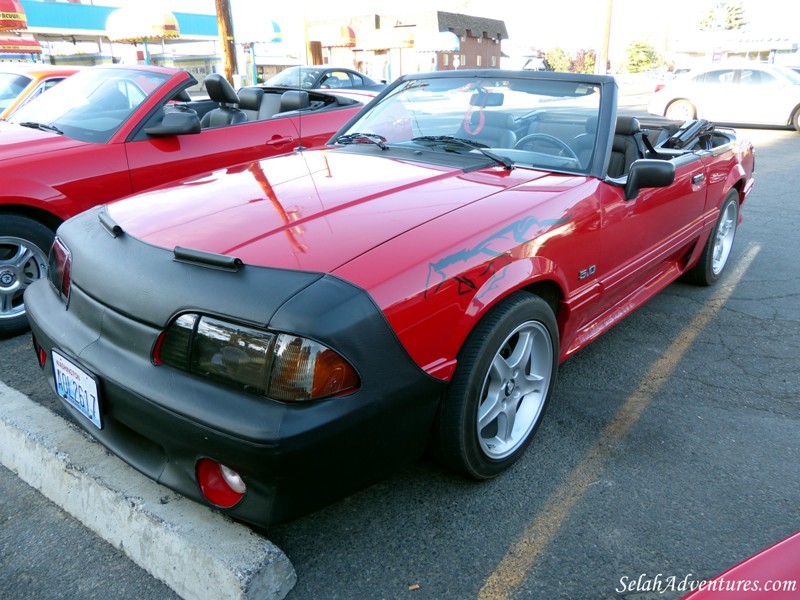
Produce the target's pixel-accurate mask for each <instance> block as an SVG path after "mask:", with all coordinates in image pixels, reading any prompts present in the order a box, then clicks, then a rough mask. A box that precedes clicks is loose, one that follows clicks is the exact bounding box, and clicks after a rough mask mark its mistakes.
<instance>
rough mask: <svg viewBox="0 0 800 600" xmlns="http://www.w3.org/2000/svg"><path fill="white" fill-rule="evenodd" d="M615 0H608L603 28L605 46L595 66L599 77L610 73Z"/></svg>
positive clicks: (601, 48) (602, 47)
mask: <svg viewBox="0 0 800 600" xmlns="http://www.w3.org/2000/svg"><path fill="white" fill-rule="evenodd" d="M612 5H613V0H606V22H605V27H604V28H603V45H602V46H601V47H600V53H599V55H598V56H597V62H596V63H595V65H594V70H595V73H597V74H598V75H605V74H606V73H607V71H608V49H609V46H610V43H609V40H610V39H611V7H612Z"/></svg>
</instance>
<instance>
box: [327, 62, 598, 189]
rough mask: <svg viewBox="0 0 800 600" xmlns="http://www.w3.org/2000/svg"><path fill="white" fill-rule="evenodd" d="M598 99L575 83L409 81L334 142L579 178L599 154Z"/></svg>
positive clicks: (594, 91)
mask: <svg viewBox="0 0 800 600" xmlns="http://www.w3.org/2000/svg"><path fill="white" fill-rule="evenodd" d="M600 95H601V94H600V88H599V86H596V85H593V84H587V83H583V82H580V81H575V80H571V81H555V80H552V79H541V80H537V79H530V78H525V79H523V78H520V79H491V78H486V79H476V78H475V77H464V78H456V77H442V78H440V79H437V78H420V79H410V80H408V81H405V82H403V83H402V84H400V85H399V86H398V87H396V88H394V89H393V90H392V91H391V92H390V93H389V94H388V95H387V96H385V97H384V98H383V99H382V100H381V102H380V103H378V104H376V105H375V106H374V107H373V108H372V109H371V110H369V111H368V112H366V113H364V114H363V115H362V116H361V118H360V119H358V120H357V121H355V122H354V123H353V124H352V125H351V126H350V127H348V129H347V130H344V131H341V132H340V134H341V135H340V136H339V137H337V140H335V141H339V143H343V144H349V143H366V142H368V141H371V140H379V141H380V142H381V143H384V144H386V145H387V146H388V147H389V148H391V147H392V146H395V147H408V146H416V147H425V148H429V149H437V148H438V149H439V150H441V151H445V152H456V153H462V154H463V153H465V152H466V153H472V154H473V155H477V154H480V153H483V154H486V151H487V150H488V151H489V152H490V154H491V155H495V156H499V157H500V158H501V159H503V160H504V161H505V162H504V164H505V163H511V164H513V165H515V166H522V167H532V168H541V169H548V170H556V171H564V172H570V173H581V172H586V171H587V170H588V168H589V165H590V163H591V156H592V153H593V152H594V146H595V140H596V138H597V122H598V115H599V112H600ZM464 142H465V143H464ZM373 143H374V142H373ZM470 146H471V148H470ZM425 156H426V155H425V154H424V153H423V154H420V155H419V157H417V158H416V159H418V160H425ZM427 156H430V155H429V154H428V155H427Z"/></svg>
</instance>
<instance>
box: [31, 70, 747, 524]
mask: <svg viewBox="0 0 800 600" xmlns="http://www.w3.org/2000/svg"><path fill="white" fill-rule="evenodd" d="M616 108H617V84H616V82H615V80H614V79H613V78H612V77H607V76H595V75H577V74H571V73H553V72H532V71H524V72H506V71H497V70H486V71H447V72H437V73H429V74H419V75H409V76H404V77H401V78H400V79H399V80H398V81H396V82H395V83H393V84H391V85H390V86H389V87H388V88H387V89H386V90H385V91H383V92H382V93H381V94H380V95H379V96H378V97H377V98H376V99H375V100H374V101H373V103H371V104H370V105H369V108H367V109H365V110H364V111H362V112H361V113H359V114H358V115H356V117H354V118H353V120H351V121H350V122H349V123H348V124H347V125H346V126H345V127H344V128H343V129H341V130H340V131H339V132H337V134H336V135H335V136H334V137H333V139H332V140H331V143H330V144H329V145H328V146H327V147H324V148H319V149H311V150H304V151H298V152H293V153H291V154H288V155H284V156H278V157H273V158H270V159H266V160H263V161H254V162H250V163H243V164H241V165H239V166H237V167H234V168H229V169H226V170H224V171H216V172H214V173H212V174H209V175H207V176H205V177H202V178H194V179H189V180H185V181H182V182H180V183H178V184H176V185H174V186H171V187H168V188H163V189H160V190H156V191H153V192H150V193H147V194H144V195H141V196H137V197H134V198H130V199H126V200H122V201H120V202H115V203H111V204H110V205H108V206H105V207H98V208H95V209H92V210H90V211H87V212H86V213H84V214H82V215H80V216H78V217H75V218H73V219H70V220H69V221H67V222H66V223H64V224H63V225H62V226H61V227H60V228H59V230H58V235H57V238H56V241H55V244H54V246H53V250H52V252H51V254H50V281H49V282H48V281H38V282H36V283H34V284H33V285H31V287H30V288H29V289H28V291H27V293H26V296H25V298H26V304H28V305H29V310H30V321H31V328H32V330H33V334H34V339H35V347H36V350H37V356H38V360H39V363H40V365H41V366H42V369H43V372H44V373H45V375H46V377H47V380H48V381H49V384H50V386H51V387H52V389H53V391H54V392H55V393H56V394H57V395H58V396H59V397H60V398H61V399H62V400H63V402H64V405H65V407H67V410H69V411H70V412H71V414H72V415H74V418H75V419H76V420H77V421H78V422H79V423H81V424H82V425H83V427H84V428H85V429H86V430H87V431H89V432H90V433H91V434H92V435H93V436H95V437H96V438H97V439H98V440H100V441H101V442H102V443H103V444H105V445H106V446H107V447H108V448H110V449H111V450H112V451H113V452H115V453H116V454H117V455H119V456H120V457H122V458H123V459H124V460H126V461H128V462H129V463H130V464H131V465H133V466H134V467H136V468H137V469H140V470H141V471H142V472H144V473H146V474H147V475H149V476H150V477H152V478H153V479H155V480H157V481H160V482H161V483H163V484H165V485H167V486H169V487H171V488H173V489H175V490H178V491H179V492H181V493H183V494H186V495H187V496H190V497H192V498H195V499H196V500H198V501H201V502H204V503H206V504H208V505H211V506H215V507H217V508H219V509H220V510H224V511H226V512H227V513H228V514H230V515H231V516H232V517H235V518H237V519H240V520H243V521H248V522H251V523H256V524H258V525H262V526H264V525H269V524H271V523H274V522H276V521H281V520H285V519H289V518H292V517H295V516H297V515H299V514H302V513H303V512H306V511H309V510H313V509H315V508H318V507H320V506H322V505H324V504H325V503H327V502H330V501H332V500H334V499H336V498H340V497H341V496H342V495H343V494H347V493H349V492H352V491H353V490H356V489H358V488H359V487H361V486H363V485H366V484H368V483H370V482H373V481H375V480H376V479H377V478H378V477H381V476H383V475H385V474H386V473H388V472H390V471H391V470H392V469H394V468H397V467H398V465H400V464H403V463H405V462H407V461H409V460H412V459H414V458H416V457H418V456H419V455H420V454H421V453H422V452H423V450H424V449H425V448H426V446H428V445H430V447H431V448H432V450H433V453H434V454H435V455H436V456H437V457H438V458H439V459H440V460H441V461H442V462H443V463H444V464H445V465H447V466H449V467H451V468H452V469H454V470H456V471H458V472H461V473H463V474H465V475H467V476H469V477H473V478H477V479H485V478H489V477H494V476H496V475H498V474H500V473H501V472H502V471H503V470H504V469H507V468H508V467H510V466H511V465H512V464H513V463H514V462H515V461H516V460H517V459H519V457H520V456H521V455H522V453H523V452H524V451H525V448H526V447H527V446H528V445H529V444H530V442H531V440H532V439H533V437H534V434H535V433H536V431H537V429H538V427H539V425H540V423H541V422H542V418H543V416H544V414H545V410H546V407H547V405H548V403H549V401H550V398H551V397H552V395H553V388H554V385H555V381H556V372H557V369H558V365H559V363H560V362H561V361H563V360H565V359H566V358H567V357H569V356H571V355H572V354H573V353H575V352H577V351H578V350H579V349H581V348H583V347H584V346H586V345H587V344H588V343H589V342H591V341H592V340H594V339H595V338H597V337H598V336H599V335H601V334H602V333H603V332H605V331H607V330H608V329H609V328H610V327H612V326H613V325H614V324H616V323H618V322H619V321H620V320H621V319H623V318H624V317H625V316H626V315H628V314H630V313H631V311H633V310H635V309H636V308H637V307H639V306H641V305H642V304H643V303H644V302H645V301H647V300H648V299H649V298H652V297H653V296H654V295H655V294H657V293H658V292H659V291H660V290H662V289H663V288H664V287H666V286H667V285H668V284H669V283H670V282H672V281H674V280H676V279H677V278H679V277H685V278H686V279H688V280H690V281H693V282H696V283H698V284H702V285H709V284H712V283H714V282H715V281H717V280H718V279H719V278H720V277H721V276H722V274H723V271H724V269H725V266H726V264H727V263H728V262H729V259H730V257H731V256H732V254H731V248H732V246H733V242H734V237H735V233H736V229H737V225H738V224H739V222H740V218H741V211H740V209H741V206H742V203H743V202H744V201H745V198H746V197H747V195H748V193H749V192H750V190H751V188H752V185H753V165H754V153H753V148H752V146H751V145H750V144H749V143H748V142H746V141H743V140H740V139H738V138H737V135H736V132H735V131H733V130H731V129H720V128H715V127H714V126H713V125H711V124H710V123H708V122H705V121H694V120H692V121H688V122H685V123H682V122H675V121H668V120H665V119H663V118H661V119H659V120H645V119H644V118H643V119H642V120H641V121H640V120H639V119H637V118H633V117H626V118H624V117H618V116H617V114H616ZM123 264H124V265H125V269H124V271H122V270H121V269H120V265H123Z"/></svg>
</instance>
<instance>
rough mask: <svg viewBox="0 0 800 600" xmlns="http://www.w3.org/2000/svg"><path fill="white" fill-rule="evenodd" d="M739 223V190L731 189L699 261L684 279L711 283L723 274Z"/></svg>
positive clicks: (721, 206)
mask: <svg viewBox="0 0 800 600" xmlns="http://www.w3.org/2000/svg"><path fill="white" fill-rule="evenodd" d="M738 225H739V192H737V191H736V190H735V189H733V190H730V191H729V192H728V194H727V195H726V196H725V199H724V200H723V201H722V204H721V205H720V208H719V217H717V222H716V224H715V225H714V229H713V230H712V231H711V234H710V235H709V236H708V241H706V243H705V246H704V247H703V252H702V253H701V254H700V258H699V260H698V261H697V263H696V264H695V265H694V266H693V267H691V268H690V269H689V270H688V271H686V273H684V274H683V277H682V279H683V280H684V281H688V282H689V283H694V284H697V285H711V284H713V283H716V281H717V280H718V279H719V278H720V276H721V275H722V272H723V271H724V270H725V265H727V264H728V260H729V259H730V257H731V249H732V248H733V241H734V238H735V237H736V227H737V226H738Z"/></svg>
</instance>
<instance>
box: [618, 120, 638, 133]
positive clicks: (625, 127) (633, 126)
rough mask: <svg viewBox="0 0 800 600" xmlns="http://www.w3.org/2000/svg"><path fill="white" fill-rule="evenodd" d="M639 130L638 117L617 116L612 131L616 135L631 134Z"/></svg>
mask: <svg viewBox="0 0 800 600" xmlns="http://www.w3.org/2000/svg"><path fill="white" fill-rule="evenodd" d="M639 131H641V127H639V119H637V118H636V117H617V126H616V128H615V129H614V133H616V134H617V135H633V134H634V133H638V132H639Z"/></svg>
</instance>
